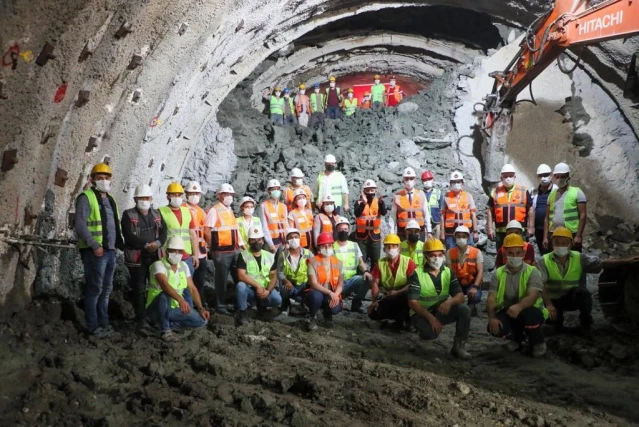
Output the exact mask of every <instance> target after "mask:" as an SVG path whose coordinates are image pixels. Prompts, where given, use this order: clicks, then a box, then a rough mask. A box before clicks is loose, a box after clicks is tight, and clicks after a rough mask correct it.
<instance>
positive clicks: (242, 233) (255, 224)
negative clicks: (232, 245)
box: [235, 216, 262, 247]
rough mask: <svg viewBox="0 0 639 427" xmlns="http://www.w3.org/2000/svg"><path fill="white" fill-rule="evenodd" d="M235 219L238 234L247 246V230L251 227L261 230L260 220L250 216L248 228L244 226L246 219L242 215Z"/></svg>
mask: <svg viewBox="0 0 639 427" xmlns="http://www.w3.org/2000/svg"><path fill="white" fill-rule="evenodd" d="M235 221H236V222H237V228H238V230H239V232H240V236H242V240H243V241H244V244H245V245H246V246H247V247H248V230H250V229H251V228H258V229H260V230H261V229H262V221H260V219H259V218H258V217H256V216H252V217H251V224H250V226H249V227H248V228H247V227H246V223H247V221H246V220H245V219H244V216H241V217H238V218H235Z"/></svg>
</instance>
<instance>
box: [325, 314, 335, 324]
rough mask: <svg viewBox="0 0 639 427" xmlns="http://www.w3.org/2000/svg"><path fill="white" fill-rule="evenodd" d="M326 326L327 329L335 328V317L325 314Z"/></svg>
mask: <svg viewBox="0 0 639 427" xmlns="http://www.w3.org/2000/svg"><path fill="white" fill-rule="evenodd" d="M324 325H326V327H327V328H332V327H334V326H335V322H333V315H332V314H331V313H325V314H324Z"/></svg>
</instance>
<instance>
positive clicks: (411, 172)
mask: <svg viewBox="0 0 639 427" xmlns="http://www.w3.org/2000/svg"><path fill="white" fill-rule="evenodd" d="M402 177H403V178H417V174H416V173H415V169H413V168H411V167H407V168H406V169H404V173H403V174H402Z"/></svg>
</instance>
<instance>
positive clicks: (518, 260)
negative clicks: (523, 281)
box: [506, 256, 524, 268]
mask: <svg viewBox="0 0 639 427" xmlns="http://www.w3.org/2000/svg"><path fill="white" fill-rule="evenodd" d="M506 258H507V259H508V265H509V266H511V267H512V268H519V267H521V265H522V264H523V263H524V258H523V257H520V256H509V257H506Z"/></svg>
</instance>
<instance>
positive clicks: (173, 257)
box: [167, 253, 182, 265]
mask: <svg viewBox="0 0 639 427" xmlns="http://www.w3.org/2000/svg"><path fill="white" fill-rule="evenodd" d="M167 259H168V260H169V262H170V263H171V264H173V265H176V264H177V263H179V262H180V261H182V254H174V253H170V254H169V256H168V257H167Z"/></svg>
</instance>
